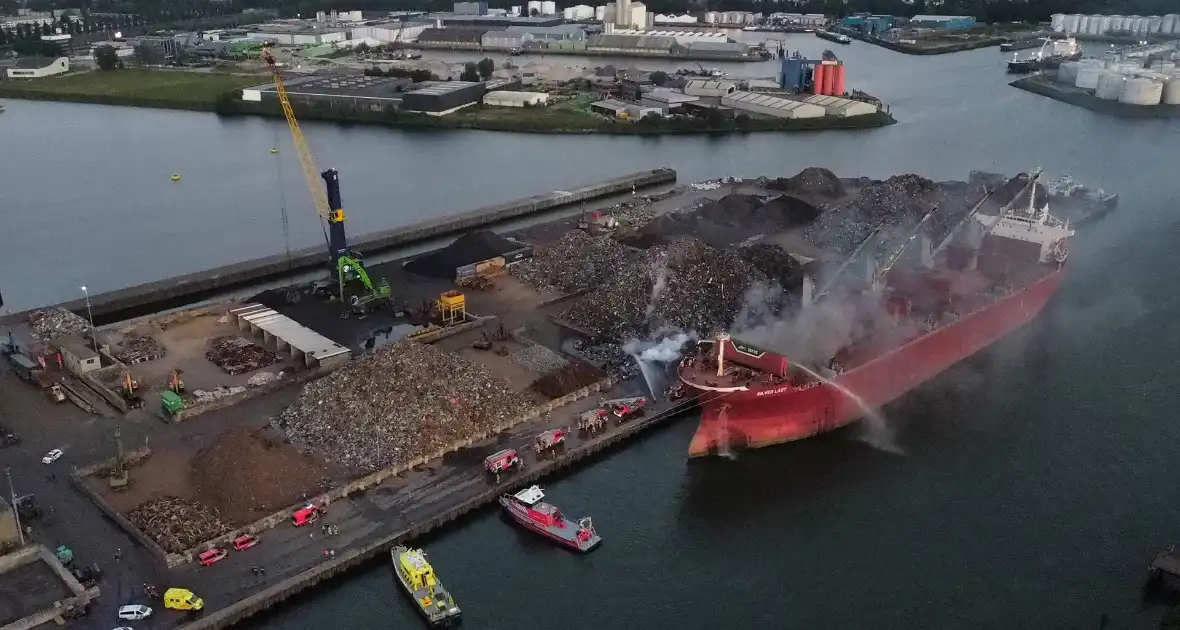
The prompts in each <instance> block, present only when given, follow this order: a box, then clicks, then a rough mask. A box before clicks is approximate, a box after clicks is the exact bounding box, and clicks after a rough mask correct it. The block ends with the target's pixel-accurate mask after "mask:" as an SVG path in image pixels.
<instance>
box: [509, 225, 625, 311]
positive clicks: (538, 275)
mask: <svg viewBox="0 0 1180 630" xmlns="http://www.w3.org/2000/svg"><path fill="white" fill-rule="evenodd" d="M638 258H639V252H636V251H635V250H632V249H630V248H628V247H626V246H624V245H621V244H619V243H618V242H617V241H615V240H614V239H612V238H611V237H610V236H609V235H602V236H591V235H589V234H587V233H585V232H583V231H581V230H574V231H571V232H567V233H566V234H565V235H563V236H562V237H561V239H560V240H559V241H558V242H557V243H556V244H555V245H553V246H552V247H545V248H538V249H537V250H536V252H535V253H534V255H533V257H532V258H531V259H529V260H525V261H523V262H520V263H517V264H515V265H512V267H510V271H511V272H512V275H514V276H516V277H517V278H519V279H520V280H521V282H524V283H525V284H527V285H529V286H531V287H533V288H534V289H536V290H537V291H539V292H541V293H550V294H558V295H564V294H568V293H576V292H578V291H586V290H589V289H593V288H595V287H598V286H601V285H602V283H603V282H604V281H606V279H607V278H609V277H610V276H611V275H613V274H614V273H615V272H616V271H618V270H619V268H621V267H622V266H624V265H626V264H628V263H630V262H632V261H635V260H637V259H638Z"/></svg>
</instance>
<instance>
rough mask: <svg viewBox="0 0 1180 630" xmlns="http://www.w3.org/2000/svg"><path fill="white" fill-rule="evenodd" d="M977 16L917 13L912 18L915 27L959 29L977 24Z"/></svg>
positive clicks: (912, 24) (912, 25)
mask: <svg viewBox="0 0 1180 630" xmlns="http://www.w3.org/2000/svg"><path fill="white" fill-rule="evenodd" d="M975 24H976V23H975V18H973V17H971V16H969V15H915V16H914V17H912V18H910V24H909V25H910V26H911V27H913V28H937V29H958V28H971V27H973V26H975Z"/></svg>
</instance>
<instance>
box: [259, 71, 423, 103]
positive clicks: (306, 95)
mask: <svg viewBox="0 0 1180 630" xmlns="http://www.w3.org/2000/svg"><path fill="white" fill-rule="evenodd" d="M283 85H284V86H285V87H286V88H287V95H288V96H289V97H290V99H291V103H292V104H293V105H317V104H329V105H333V106H343V105H348V106H351V107H355V108H358V109H362V108H363V109H370V110H374V111H376V110H381V109H383V108H385V107H397V106H399V105H400V104H401V102H402V97H403V96H404V94H403V92H404V91H405V90H406V89H408V88H410V87H411V86H412V85H413V82H412V81H410V80H409V79H404V78H393V77H370V76H352V75H349V76H308V77H298V78H293V79H285V80H284V81H283ZM242 100H243V101H251V102H255V103H259V102H264V101H265V102H276V103H277V102H278V100H279V97H278V92H277V91H276V90H275V86H274V84H273V83H268V84H266V85H259V86H255V87H249V88H245V89H243V90H242Z"/></svg>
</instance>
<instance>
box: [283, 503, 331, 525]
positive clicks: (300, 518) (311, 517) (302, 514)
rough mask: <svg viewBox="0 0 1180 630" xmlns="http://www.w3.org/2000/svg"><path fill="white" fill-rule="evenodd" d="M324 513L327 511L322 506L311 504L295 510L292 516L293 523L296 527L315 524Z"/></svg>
mask: <svg viewBox="0 0 1180 630" xmlns="http://www.w3.org/2000/svg"><path fill="white" fill-rule="evenodd" d="M324 511H325V510H324V507H323V506H322V505H314V504H311V503H309V504H307V505H306V506H305V507H302V508H300V509H298V510H295V513H294V514H292V515H291V523H292V524H294V525H295V527H303V526H304V525H307V524H308V523H314V522H316V521H318V520H319V519H320V515H321V514H323V513H324Z"/></svg>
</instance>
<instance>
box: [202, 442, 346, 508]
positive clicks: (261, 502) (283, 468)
mask: <svg viewBox="0 0 1180 630" xmlns="http://www.w3.org/2000/svg"><path fill="white" fill-rule="evenodd" d="M327 476H330V472H329V471H328V469H327V468H326V467H325V466H324V465H322V464H318V463H317V462H316V461H315V460H313V459H312V458H310V457H307V456H304V455H300V454H299V453H298V452H296V451H295V449H293V448H291V447H290V446H284V445H283V444H281V443H279V442H277V441H276V440H273V439H270V438H267V437H266V436H264V435H260V434H258V433H253V432H251V431H249V430H247V429H243V428H232V429H230V430H228V431H226V432H225V433H222V434H221V435H220V436H219V437H218V438H217V440H216V441H215V442H214V443H213V444H212V445H211V446H210V447H209V448H207V449H206V450H204V451H203V452H201V453H200V454H198V455H197V457H196V458H194V460H193V463H192V480H193V483H194V484H195V485H196V487H197V490H198V491H199V492H200V493H201V497H202V498H203V499H205V500H206V501H208V502H209V503H210V504H212V505H213V507H215V508H217V510H219V511H220V513H221V514H222V515H223V518H224V520H225V521H227V522H229V523H232V524H235V525H244V524H246V523H251V522H253V521H255V520H258V519H260V518H262V517H264V516H267V515H269V514H273V513H274V512H276V511H278V510H281V509H283V508H285V507H287V506H289V505H291V504H293V503H296V502H297V501H299V499H300V497H301V496H302V495H304V494H316V492H317V490H318V489H319V487H320V482H321V480H322V479H323V478H324V477H327Z"/></svg>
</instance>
